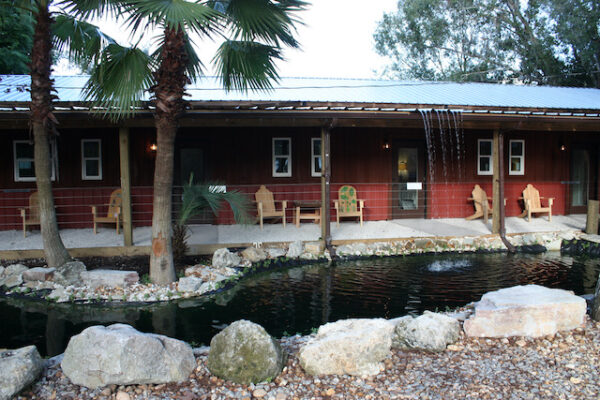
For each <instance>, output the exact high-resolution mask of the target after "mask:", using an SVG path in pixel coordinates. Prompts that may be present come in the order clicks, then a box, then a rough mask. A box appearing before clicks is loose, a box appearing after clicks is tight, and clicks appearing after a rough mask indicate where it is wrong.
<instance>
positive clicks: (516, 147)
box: [510, 142, 523, 156]
mask: <svg viewBox="0 0 600 400" xmlns="http://www.w3.org/2000/svg"><path fill="white" fill-rule="evenodd" d="M510 154H511V155H513V156H522V155H523V142H510Z"/></svg>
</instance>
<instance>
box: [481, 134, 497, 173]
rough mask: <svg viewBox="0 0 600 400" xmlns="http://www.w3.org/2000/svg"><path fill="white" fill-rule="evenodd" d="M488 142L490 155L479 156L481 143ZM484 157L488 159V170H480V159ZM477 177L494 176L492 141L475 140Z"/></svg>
mask: <svg viewBox="0 0 600 400" xmlns="http://www.w3.org/2000/svg"><path fill="white" fill-rule="evenodd" d="M482 142H489V143H490V148H491V149H492V154H490V155H487V154H481V143H482ZM483 157H486V158H489V159H490V170H489V171H482V170H481V158H483ZM477 175H494V142H493V140H492V139H477Z"/></svg>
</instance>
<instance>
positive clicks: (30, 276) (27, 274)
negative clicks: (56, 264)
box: [23, 267, 56, 282]
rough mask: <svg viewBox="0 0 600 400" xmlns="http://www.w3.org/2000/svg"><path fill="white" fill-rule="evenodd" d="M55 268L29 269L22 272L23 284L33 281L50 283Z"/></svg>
mask: <svg viewBox="0 0 600 400" xmlns="http://www.w3.org/2000/svg"><path fill="white" fill-rule="evenodd" d="M54 271H56V269H55V268H42V267H35V268H30V269H28V270H27V271H24V272H23V280H24V281H25V282H33V281H42V282H44V281H50V280H52V277H53V276H54Z"/></svg>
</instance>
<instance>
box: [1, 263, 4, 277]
mask: <svg viewBox="0 0 600 400" xmlns="http://www.w3.org/2000/svg"><path fill="white" fill-rule="evenodd" d="M3 275H4V267H3V266H2V265H0V278H2V276H3Z"/></svg>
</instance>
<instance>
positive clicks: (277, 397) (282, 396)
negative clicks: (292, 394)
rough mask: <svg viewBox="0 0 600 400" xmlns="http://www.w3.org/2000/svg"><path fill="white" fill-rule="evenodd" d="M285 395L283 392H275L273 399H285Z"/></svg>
mask: <svg viewBox="0 0 600 400" xmlns="http://www.w3.org/2000/svg"><path fill="white" fill-rule="evenodd" d="M286 399H287V396H286V395H285V394H283V393H281V392H280V393H277V396H275V400H286Z"/></svg>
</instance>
